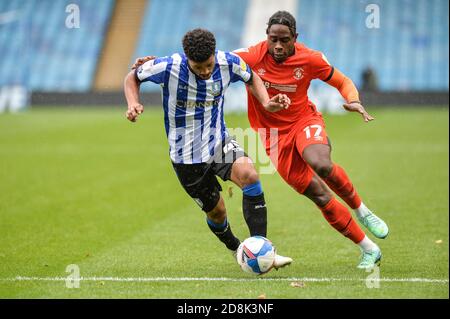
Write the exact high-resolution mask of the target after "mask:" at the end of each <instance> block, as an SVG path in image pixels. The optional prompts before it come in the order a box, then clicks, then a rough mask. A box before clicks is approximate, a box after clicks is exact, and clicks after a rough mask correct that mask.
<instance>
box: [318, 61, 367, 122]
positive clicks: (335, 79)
mask: <svg viewBox="0 0 450 319" xmlns="http://www.w3.org/2000/svg"><path fill="white" fill-rule="evenodd" d="M325 82H326V83H328V84H329V85H331V86H333V87H335V88H336V89H337V90H338V91H339V93H341V95H342V97H343V98H344V99H345V101H346V102H347V103H345V104H344V105H343V106H344V108H345V109H346V110H347V111H349V112H358V113H360V114H361V115H362V117H363V119H364V121H365V122H369V121H372V120H374V119H375V118H374V117H373V116H371V115H370V114H369V113H367V111H366V110H365V109H364V106H363V105H362V104H361V101H360V100H359V93H358V89H357V88H356V86H355V84H353V81H352V80H351V79H349V78H348V77H346V76H345V75H344V74H343V73H342V72H341V71H339V70H338V69H336V68H333V69H332V70H331V74H330V75H329V79H325Z"/></svg>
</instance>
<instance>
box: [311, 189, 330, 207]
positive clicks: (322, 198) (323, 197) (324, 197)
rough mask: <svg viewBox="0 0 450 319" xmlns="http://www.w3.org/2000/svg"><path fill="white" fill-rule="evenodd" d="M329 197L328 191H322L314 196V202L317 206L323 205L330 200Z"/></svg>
mask: <svg viewBox="0 0 450 319" xmlns="http://www.w3.org/2000/svg"><path fill="white" fill-rule="evenodd" d="M331 198H332V197H331V194H329V193H328V192H324V193H322V194H320V195H317V196H316V199H315V201H314V203H315V204H316V205H317V206H319V207H324V206H325V205H326V204H328V203H329V202H330V200H331Z"/></svg>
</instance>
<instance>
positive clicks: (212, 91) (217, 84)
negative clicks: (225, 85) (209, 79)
mask: <svg viewBox="0 0 450 319" xmlns="http://www.w3.org/2000/svg"><path fill="white" fill-rule="evenodd" d="M220 88H221V85H220V81H215V82H214V83H213V84H212V86H211V88H210V89H208V93H210V94H212V95H214V96H218V95H219V94H220Z"/></svg>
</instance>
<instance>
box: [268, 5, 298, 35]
mask: <svg viewBox="0 0 450 319" xmlns="http://www.w3.org/2000/svg"><path fill="white" fill-rule="evenodd" d="M274 24H282V25H285V26H287V27H288V28H289V31H291V34H292V35H293V36H294V37H295V34H296V33H297V26H296V21H295V18H294V16H293V15H292V14H290V13H289V12H287V11H277V12H275V13H274V14H273V15H272V16H271V17H270V18H269V22H268V23H267V29H266V34H269V29H270V27H271V26H272V25H274Z"/></svg>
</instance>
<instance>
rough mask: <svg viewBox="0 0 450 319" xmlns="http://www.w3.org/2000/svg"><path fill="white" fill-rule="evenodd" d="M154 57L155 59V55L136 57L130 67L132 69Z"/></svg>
mask: <svg viewBox="0 0 450 319" xmlns="http://www.w3.org/2000/svg"><path fill="white" fill-rule="evenodd" d="M154 59H156V56H154V55H147V56H144V57H141V58H137V59H136V61H134V64H133V66H132V67H131V69H132V70H134V69H136V68H138V67H139V66H141V65H142V64H144V63H145V62H147V61H150V60H154Z"/></svg>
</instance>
